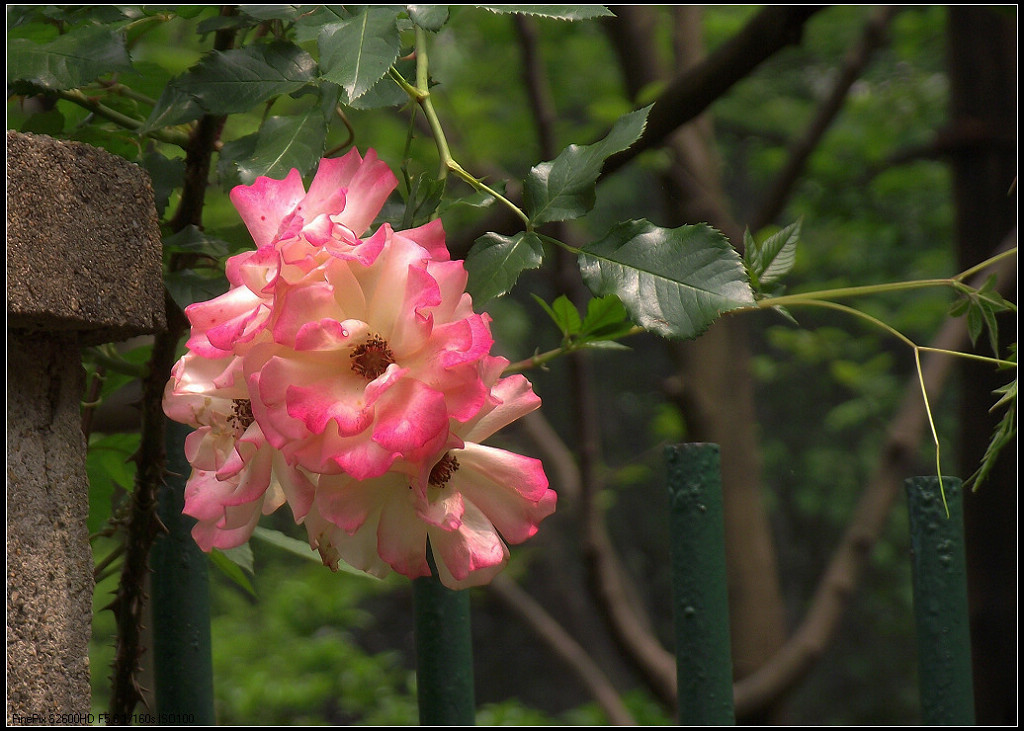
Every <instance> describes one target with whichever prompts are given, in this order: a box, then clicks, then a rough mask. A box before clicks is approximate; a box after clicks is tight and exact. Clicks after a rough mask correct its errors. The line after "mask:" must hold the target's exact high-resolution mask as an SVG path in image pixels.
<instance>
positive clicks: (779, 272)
mask: <svg viewBox="0 0 1024 731" xmlns="http://www.w3.org/2000/svg"><path fill="white" fill-rule="evenodd" d="M801 223H802V221H797V222H796V223H793V224H790V225H789V226H786V227H785V228H783V229H781V230H780V231H776V232H775V233H774V234H772V235H771V236H769V237H768V238H766V239H765V240H764V241H763V242H762V243H761V244H760V245H756V246H755V248H754V262H753V264H754V266H755V267H756V270H757V277H758V281H760V283H761V284H768V283H769V282H774V281H775V280H777V279H779V278H780V277H782V276H784V275H786V274H788V273H789V270H790V269H792V268H793V264H794V262H795V261H796V245H797V243H799V241H800V224H801ZM748 251H749V250H748Z"/></svg>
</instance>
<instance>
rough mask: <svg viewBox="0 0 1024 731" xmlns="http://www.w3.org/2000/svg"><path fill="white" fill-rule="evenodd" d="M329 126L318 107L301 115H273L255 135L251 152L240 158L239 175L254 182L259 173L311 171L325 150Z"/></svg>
mask: <svg viewBox="0 0 1024 731" xmlns="http://www.w3.org/2000/svg"><path fill="white" fill-rule="evenodd" d="M326 139H327V127H326V125H325V124H324V118H323V115H322V114H321V113H320V110H319V109H316V108H310V109H309V110H307V111H306V113H305V114H303V115H301V116H299V117H271V118H270V119H268V120H266V121H265V122H264V123H263V126H262V127H260V131H259V132H258V133H257V135H256V145H255V147H254V150H253V153H252V156H251V157H249V158H248V159H245V160H241V161H239V162H238V165H237V168H238V175H239V178H240V179H241V181H242V182H243V183H244V184H246V185H251V184H252V182H253V181H254V180H256V178H258V177H259V176H260V175H265V176H267V177H268V178H278V179H281V178H284V177H285V176H286V175H287V174H288V173H289V172H290V171H291V170H292V168H297V169H298V170H299V172H301V173H302V174H303V175H305V174H306V173H308V172H310V171H311V170H312V169H313V168H314V167H315V166H316V164H317V163H318V162H319V161H320V158H321V157H322V156H323V153H324V144H325V141H326Z"/></svg>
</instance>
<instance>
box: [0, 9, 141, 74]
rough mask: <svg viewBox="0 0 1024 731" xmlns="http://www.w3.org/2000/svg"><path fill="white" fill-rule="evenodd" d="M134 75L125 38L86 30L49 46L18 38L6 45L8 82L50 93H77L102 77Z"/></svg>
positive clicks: (105, 30)
mask: <svg viewBox="0 0 1024 731" xmlns="http://www.w3.org/2000/svg"><path fill="white" fill-rule="evenodd" d="M128 71H132V62H131V59H130V58H129V57H128V51H127V50H126V49H125V45H124V36H123V35H122V34H121V33H119V32H117V31H114V30H110V29H109V28H103V27H100V26H93V25H89V26H84V27H81V28H76V29H74V30H72V31H69V32H68V33H65V34H64V35H61V36H57V38H55V39H54V40H52V41H50V42H49V43H44V44H38V43H33V42H32V41H28V40H25V39H22V38H16V39H13V40H11V41H10V43H8V45H7V82H8V84H10V83H11V82H12V81H19V80H20V81H28V82H31V83H32V84H35V85H37V86H41V87H44V88H47V89H77V88H78V87H80V86H84V85H85V84H87V83H89V82H90V81H93V80H95V79H97V78H99V77H101V76H106V75H107V74H113V73H124V72H128Z"/></svg>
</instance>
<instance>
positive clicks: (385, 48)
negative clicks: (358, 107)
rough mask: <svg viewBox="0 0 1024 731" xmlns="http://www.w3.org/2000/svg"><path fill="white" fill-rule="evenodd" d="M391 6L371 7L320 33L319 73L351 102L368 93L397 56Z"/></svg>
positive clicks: (395, 31)
mask: <svg viewBox="0 0 1024 731" xmlns="http://www.w3.org/2000/svg"><path fill="white" fill-rule="evenodd" d="M397 17H398V16H397V13H396V11H395V10H394V8H390V7H382V6H381V7H378V6H371V7H368V8H366V10H365V11H363V12H361V13H359V14H358V15H356V16H354V17H352V18H349V19H346V20H342V21H339V22H337V23H333V24H331V25H329V26H327V27H326V28H324V30H323V31H322V32H321V33H320V35H319V36H318V37H317V44H318V46H319V48H320V70H321V75H322V77H323V78H324V79H326V80H327V81H332V82H334V83H335V84H338V85H339V86H340V87H341V88H342V89H344V90H345V93H346V95H347V97H348V101H350V102H352V101H354V100H356V99H358V98H359V97H361V96H362V95H363V94H365V93H366V92H368V91H369V90H370V89H372V88H373V86H374V85H375V84H376V83H377V82H378V81H379V80H380V79H381V78H382V77H383V76H384V74H386V73H387V72H388V69H389V68H390V67H391V64H393V63H394V62H395V60H396V59H397V58H398V52H399V50H400V47H401V42H400V39H399V36H398V26H397V25H396V23H395V21H396V19H397Z"/></svg>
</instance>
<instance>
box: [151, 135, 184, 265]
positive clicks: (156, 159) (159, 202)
mask: <svg viewBox="0 0 1024 731" xmlns="http://www.w3.org/2000/svg"><path fill="white" fill-rule="evenodd" d="M142 165H143V167H145V168H146V172H147V173H149V177H150V180H152V181H153V199H154V202H155V203H156V212H157V215H158V216H163V215H164V210H165V209H166V208H167V203H168V202H169V201H170V198H171V193H173V192H174V190H175V189H176V188H180V187H181V186H182V185H183V183H184V180H185V161H184V160H183V159H182V158H180V157H175V158H168V157H164V156H163V155H161V154H160V153H159V152H155V151H154V152H149V153H147V154H146V156H145V157H144V158H143V159H142ZM164 243H165V245H166V241H165V242H164Z"/></svg>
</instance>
